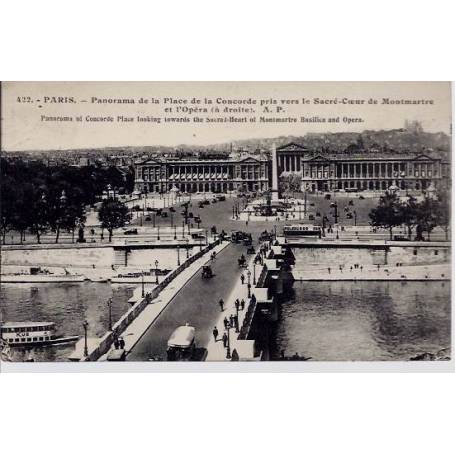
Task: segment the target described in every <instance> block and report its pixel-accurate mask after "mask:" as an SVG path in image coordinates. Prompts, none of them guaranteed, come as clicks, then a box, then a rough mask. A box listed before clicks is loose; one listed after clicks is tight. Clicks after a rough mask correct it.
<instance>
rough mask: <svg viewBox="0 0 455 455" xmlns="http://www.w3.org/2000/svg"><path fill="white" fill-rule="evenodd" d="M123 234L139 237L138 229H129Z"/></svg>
mask: <svg viewBox="0 0 455 455" xmlns="http://www.w3.org/2000/svg"><path fill="white" fill-rule="evenodd" d="M123 234H124V235H137V229H127V230H126V231H125V232H124V233H123Z"/></svg>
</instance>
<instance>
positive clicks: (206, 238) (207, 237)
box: [205, 229, 209, 245]
mask: <svg viewBox="0 0 455 455" xmlns="http://www.w3.org/2000/svg"><path fill="white" fill-rule="evenodd" d="M205 244H206V245H208V244H209V233H208V232H207V229H206V230H205Z"/></svg>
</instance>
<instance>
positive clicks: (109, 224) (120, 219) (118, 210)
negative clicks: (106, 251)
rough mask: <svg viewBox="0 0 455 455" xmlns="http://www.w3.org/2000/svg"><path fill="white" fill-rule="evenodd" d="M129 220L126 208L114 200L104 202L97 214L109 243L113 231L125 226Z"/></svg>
mask: <svg viewBox="0 0 455 455" xmlns="http://www.w3.org/2000/svg"><path fill="white" fill-rule="evenodd" d="M130 218H131V217H130V214H129V211H128V207H127V206H126V205H125V204H124V203H123V202H120V201H116V200H114V199H106V200H104V201H103V203H102V205H101V207H100V210H99V212H98V219H99V220H100V222H101V227H102V228H103V229H107V231H108V232H109V242H110V241H111V240H112V233H113V231H114V229H118V228H120V227H123V226H125V224H126V223H127V222H128V221H130Z"/></svg>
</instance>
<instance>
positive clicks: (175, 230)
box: [174, 226, 177, 240]
mask: <svg viewBox="0 0 455 455" xmlns="http://www.w3.org/2000/svg"><path fill="white" fill-rule="evenodd" d="M174 240H177V226H174Z"/></svg>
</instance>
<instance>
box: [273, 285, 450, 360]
mask: <svg viewBox="0 0 455 455" xmlns="http://www.w3.org/2000/svg"><path fill="white" fill-rule="evenodd" d="M450 325H451V323H450V283H448V282H426V283H424V282H380V281H376V282H374V281H369V282H368V281H363V282H360V281H359V282H341V281H340V282H295V283H294V288H293V293H292V295H291V297H290V298H289V300H287V301H286V302H284V303H283V305H282V314H281V318H280V321H279V322H278V325H277V329H276V345H275V346H274V349H273V353H272V354H273V357H274V358H278V357H279V356H280V353H281V351H282V350H284V353H285V355H286V356H291V355H294V354H295V353H298V354H299V355H301V356H302V355H303V356H305V357H311V358H312V360H325V361H333V360H337V361H343V360H345V361H346V360H364V361H365V360H370V361H372V360H409V358H410V357H412V356H414V355H417V354H421V353H423V352H436V351H438V350H440V349H443V348H447V347H449V346H450Z"/></svg>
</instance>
